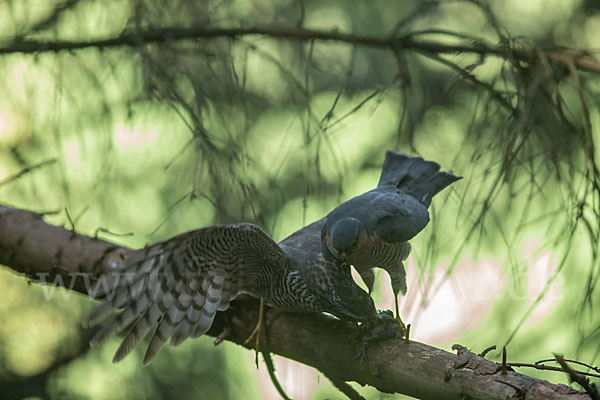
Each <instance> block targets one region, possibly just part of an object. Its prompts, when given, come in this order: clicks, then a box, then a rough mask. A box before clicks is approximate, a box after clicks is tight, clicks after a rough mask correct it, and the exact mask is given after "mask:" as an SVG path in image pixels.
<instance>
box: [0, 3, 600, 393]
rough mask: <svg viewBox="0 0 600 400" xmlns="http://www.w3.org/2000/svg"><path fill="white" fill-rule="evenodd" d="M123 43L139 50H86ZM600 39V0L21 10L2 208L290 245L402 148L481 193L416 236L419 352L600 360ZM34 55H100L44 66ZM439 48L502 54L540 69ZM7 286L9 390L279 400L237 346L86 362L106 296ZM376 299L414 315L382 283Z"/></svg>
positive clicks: (103, 233)
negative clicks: (225, 32)
mask: <svg viewBox="0 0 600 400" xmlns="http://www.w3.org/2000/svg"><path fill="white" fill-rule="evenodd" d="M166 27H177V28H190V27H196V28H210V27H212V28H248V27H270V28H271V29H275V30H276V29H277V27H284V28H286V29H288V30H293V29H317V30H325V31H331V32H345V33H349V34H352V35H355V36H367V37H380V38H388V37H391V36H392V35H394V36H397V37H404V38H406V37H410V38H411V39H413V40H415V42H416V43H417V45H415V46H414V47H411V48H409V49H406V50H401V49H399V50H397V51H396V52H393V51H391V50H389V49H386V48H374V47H371V46H368V45H366V46H365V45H356V44H353V43H352V41H350V42H348V43H340V42H336V41H322V40H304V41H297V40H291V39H289V38H281V37H275V36H273V35H246V36H240V37H238V38H236V39H232V38H224V37H211V38H192V39H187V40H174V39H172V38H171V39H170V38H169V36H168V35H167V36H164V35H162V36H161V37H166V40H163V41H161V42H159V43H146V42H145V41H144V39H143V36H142V34H141V32H153V31H155V32H159V31H160V30H161V29H164V28H166ZM274 27H275V28H274ZM123 33H133V34H135V33H140V36H139V41H136V44H135V45H123V46H110V47H109V46H86V45H85V42H89V41H93V40H101V39H106V38H115V37H119V35H121V34H123ZM599 37H600V6H599V3H598V2H596V1H593V0H529V1H527V2H524V1H520V0H501V1H500V0H498V1H489V2H479V1H427V2H424V1H421V0H397V1H389V0H386V1H383V0H381V1H353V2H349V1H329V0H325V1H322V0H319V1H316V0H315V1H313V0H305V1H303V0H276V1H269V2H267V1H259V0H254V1H253V0H250V1H241V0H215V1H212V0H207V1H199V0H169V1H167V0H161V1H149V0H108V1H103V2H97V1H91V0H68V1H64V2H55V1H42V0H19V1H16V0H15V1H12V0H3V1H2V2H0V76H1V77H2V78H1V79H0V93H2V95H1V96H0V204H6V205H10V206H14V207H18V208H23V209H28V210H33V211H38V212H54V213H52V214H49V215H48V216H47V218H46V220H47V221H48V222H50V223H53V224H57V225H64V226H66V227H67V228H70V229H71V228H75V229H76V230H77V231H78V232H80V233H84V234H88V235H94V234H95V233H97V234H98V235H99V236H100V237H101V238H103V239H106V240H109V241H113V242H116V243H119V244H122V245H126V246H130V247H134V248H138V247H142V246H144V245H146V244H148V243H151V242H155V241H158V240H162V239H167V238H169V237H171V236H173V235H175V234H178V233H181V232H184V231H187V230H191V229H195V228H199V227H203V226H207V225H212V224H223V223H229V222H237V221H249V222H254V223H257V224H259V225H260V226H261V227H263V228H264V229H265V230H266V231H267V232H268V233H270V234H271V235H272V236H273V237H274V238H275V240H282V239H284V238H285V237H286V236H287V235H289V234H291V233H292V232H294V231H296V230H297V229H299V228H301V227H302V226H304V225H305V224H307V223H310V222H312V221H314V220H316V219H318V218H320V217H322V216H323V215H325V214H326V213H327V212H328V211H329V210H331V209H332V208H333V207H335V206H336V205H337V204H339V203H340V202H342V201H344V200H347V199H349V198H351V197H353V196H356V195H358V194H361V193H362V192H364V191H366V190H369V189H371V188H373V187H374V186H375V185H376V184H377V180H378V177H379V171H380V168H381V164H382V162H383V159H384V156H385V151H386V150H388V149H393V150H398V151H402V152H405V153H408V154H411V155H419V156H422V157H424V158H426V159H430V160H435V161H437V162H438V163H440V164H441V165H442V168H443V169H444V170H450V171H453V172H454V173H456V174H458V175H462V176H463V177H464V179H463V180H461V181H459V182H458V183H456V184H454V185H452V187H451V188H450V189H448V190H445V191H444V192H443V193H441V194H440V195H438V196H436V198H435V199H434V201H433V205H432V208H431V214H432V218H431V223H430V224H429V226H428V227H427V228H426V229H425V230H424V231H423V232H422V233H421V234H420V235H418V236H417V237H416V238H415V239H414V240H413V241H412V247H413V250H412V253H411V256H410V258H409V261H408V282H409V285H408V286H409V290H408V294H407V296H405V297H404V298H402V299H401V308H402V311H403V314H402V315H403V318H404V320H405V321H407V322H410V323H412V327H413V328H412V331H411V338H413V339H415V340H419V341H422V342H425V343H428V344H431V345H435V346H438V347H441V348H444V349H447V350H449V349H450V347H451V346H452V344H453V343H460V344H462V345H465V346H467V347H469V348H471V349H472V350H473V351H475V352H480V351H482V350H483V349H485V348H486V347H488V346H490V345H494V344H495V345H497V346H498V348H499V349H501V348H502V346H505V345H506V347H507V350H508V360H509V361H512V362H530V363H532V362H535V361H537V360H541V359H545V358H552V357H553V353H560V354H564V355H565V357H566V358H569V359H576V360H579V361H581V362H585V363H588V364H594V365H598V364H600V362H599V358H600V318H599V317H598V313H597V310H598V307H600V291H599V290H598V288H597V284H598V279H599V278H598V277H599V275H600V274H599V271H600V269H599V262H598V250H599V248H598V246H599V245H598V243H599V239H600V235H599V221H600V217H599V212H600V206H599V201H600V196H599V194H600V184H599V179H600V176H599V174H598V167H599V166H600V165H599V163H598V162H597V161H596V157H597V156H598V155H599V149H600V148H599V147H598V145H597V141H598V136H599V135H600V131H599V128H598V124H599V123H600V113H599V107H598V105H599V103H600V95H599V93H600V91H599V89H600V68H598V69H597V70H596V72H594V71H593V68H591V69H590V68H588V70H583V69H582V68H580V64H578V63H576V62H575V61H577V60H579V59H578V58H577V57H578V56H583V57H586V58H588V60H589V59H590V58H591V57H592V56H593V55H597V54H598V51H599V50H600V49H599V48H600V41H599V40H598V38H599ZM27 40H29V41H37V42H60V41H71V42H81V43H82V46H80V47H82V48H80V49H77V50H71V51H59V52H53V51H50V50H49V48H48V46H38V47H35V48H36V50H39V51H37V52H34V53H31V54H30V53H26V54H24V53H23V52H21V51H19V49H22V43H25V42H26V41H27ZM117 41H118V40H117ZM37 42H36V43H37ZM419 43H421V44H423V43H425V44H427V43H434V44H440V45H442V47H443V46H449V45H453V44H462V45H464V46H466V47H467V48H469V47H470V48H472V49H473V48H478V45H479V44H481V43H488V44H491V45H493V46H496V45H503V46H506V47H505V48H513V49H522V50H526V51H531V54H537V55H538V56H539V59H538V60H537V61H536V62H525V61H523V60H517V59H516V58H515V57H513V56H512V55H511V53H510V51H508V50H507V51H505V52H500V53H501V54H500V55H499V56H494V55H492V54H488V53H487V52H486V51H483V52H478V51H473V52H469V51H463V52H435V51H432V50H431V49H429V50H428V49H425V47H423V46H421V47H420V46H419ZM20 46H21V47H20ZM578 49H580V50H581V51H579V52H578ZM583 49H586V50H587V51H583ZM561 57H562V59H561ZM561 60H562V61H561ZM596 65H597V63H596ZM0 293H1V295H0V296H1V301H0V390H2V398H5V399H11V398H61V399H62V398H72V399H92V398H93V399H142V398H143V399H146V398H147V399H163V398H197V399H205V398H206V399H237V398H248V399H263V398H264V399H271V398H278V397H277V395H276V392H275V391H274V389H273V388H272V384H271V382H270V380H269V378H268V376H267V374H266V371H265V367H264V365H262V364H261V366H260V368H259V370H258V371H257V370H256V369H255V367H254V363H253V357H254V354H253V353H251V352H249V351H247V350H244V349H242V348H241V347H238V346H236V345H234V344H231V343H224V344H222V345H221V346H218V347H213V345H212V341H213V340H212V338H208V337H202V338H200V339H197V340H189V341H187V342H185V343H184V344H183V345H181V346H180V347H178V348H176V349H173V348H168V349H164V350H163V351H162V352H161V353H160V354H159V356H158V357H157V359H156V360H155V361H154V362H153V363H152V364H151V365H150V366H149V367H147V368H141V359H142V356H143V351H144V349H143V346H140V348H138V349H136V350H134V351H133V353H132V354H131V355H130V356H129V357H127V358H126V359H125V360H124V361H123V362H121V363H119V364H112V363H111V359H112V355H113V354H114V352H115V350H116V348H117V347H118V341H119V339H118V338H116V339H114V340H112V341H110V342H109V343H107V344H106V345H104V346H102V347H100V348H94V349H89V347H88V346H87V341H88V340H89V337H90V332H87V331H85V330H83V329H82V328H81V320H82V318H83V317H84V316H85V315H86V313H88V312H89V311H90V310H91V308H92V307H93V306H94V303H93V302H92V301H91V300H89V299H87V298H85V297H83V296H81V295H78V294H74V293H68V292H66V291H64V290H60V289H57V290H55V291H51V290H50V289H49V288H48V287H42V286H40V285H39V284H30V283H28V282H27V281H26V280H25V279H24V278H22V277H20V276H17V275H15V274H14V273H12V272H11V271H10V270H9V269H8V268H2V269H1V270H0ZM373 296H374V298H375V300H376V303H377V305H378V307H379V308H388V309H391V308H393V299H392V293H391V288H390V286H389V280H388V277H387V276H386V275H385V273H379V275H378V281H377V284H376V289H375V292H374V294H373ZM594 310H596V312H595V313H594ZM488 358H490V359H493V360H499V359H500V351H493V352H491V353H490V354H489V356H488ZM275 363H276V367H277V374H278V376H279V378H280V380H281V382H282V385H283V387H284V388H285V389H286V391H287V392H288V394H289V395H290V396H291V397H293V398H294V399H322V398H340V397H342V396H341V394H340V393H339V392H337V391H336V389H335V388H333V387H332V386H331V385H330V384H329V382H328V381H327V379H326V378H325V377H324V376H321V375H320V374H319V373H318V372H317V371H315V370H313V369H311V368H308V367H304V366H302V365H300V364H298V363H295V362H292V361H288V360H285V359H282V358H279V357H275ZM407 368H410V366H407ZM582 369H584V370H585V368H583V367H582ZM519 372H523V373H527V374H530V375H532V376H536V377H542V378H544V379H548V380H550V381H552V382H557V383H558V382H560V383H565V384H567V383H568V382H567V378H566V377H565V376H564V374H562V373H558V372H554V373H552V372H546V371H536V370H532V369H528V370H520V371H519ZM596 381H597V380H596ZM359 391H360V392H361V393H362V394H363V395H364V396H366V397H367V398H369V399H381V398H402V396H398V395H396V396H394V395H388V394H381V393H379V392H377V391H375V390H373V389H370V388H359Z"/></svg>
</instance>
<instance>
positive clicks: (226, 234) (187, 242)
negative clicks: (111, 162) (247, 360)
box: [85, 153, 431, 365]
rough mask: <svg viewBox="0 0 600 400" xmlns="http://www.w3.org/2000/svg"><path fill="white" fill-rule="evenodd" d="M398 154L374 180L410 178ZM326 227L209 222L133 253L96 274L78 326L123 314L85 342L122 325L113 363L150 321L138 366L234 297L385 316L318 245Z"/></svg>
mask: <svg viewBox="0 0 600 400" xmlns="http://www.w3.org/2000/svg"><path fill="white" fill-rule="evenodd" d="M400 161H401V162H400V163H398V160H393V159H392V160H390V159H389V153H388V158H387V159H386V162H385V164H384V166H383V170H382V178H381V180H380V184H381V185H388V184H389V183H390V182H396V181H399V180H403V179H406V178H405V177H406V176H410V175H407V173H406V171H404V169H403V167H402V165H404V161H403V160H400ZM397 186H398V187H400V185H397ZM409 186H410V187H411V188H413V186H414V185H409ZM394 187H396V186H394ZM429 192H431V190H427V193H429ZM373 205H375V206H376V204H373ZM325 225H326V220H325V218H322V219H321V220H318V221H316V222H313V223H312V224H310V225H308V226H306V227H304V228H302V229H300V230H299V231H297V232H295V233H294V234H292V235H291V236H289V237H288V238H286V239H285V240H283V241H282V242H281V243H280V244H277V243H275V241H273V239H271V238H270V237H269V236H268V235H267V234H266V233H265V232H264V231H263V230H262V229H260V228H259V227H258V226H256V225H253V224H249V223H238V224H231V225H223V226H213V227H207V228H203V229H198V230H195V231H191V232H188V233H184V234H182V235H179V236H176V237H174V238H172V239H169V240H167V241H164V242H161V243H157V244H153V245H151V246H149V247H146V248H144V249H141V250H137V251H135V252H134V253H133V254H132V255H131V256H129V257H128V258H126V259H125V260H123V262H122V263H121V265H120V266H119V267H118V268H117V269H115V270H114V271H112V272H111V273H110V274H108V275H107V276H105V277H103V278H104V282H103V283H104V285H98V286H99V290H98V291H97V292H96V293H94V294H93V295H95V296H96V297H98V298H102V299H104V303H103V304H102V305H100V306H99V307H97V308H96V309H95V310H94V311H92V313H91V314H90V315H89V317H88V319H87V320H86V323H85V324H86V325H88V326H93V325H97V324H99V323H101V322H102V321H103V320H104V319H105V318H106V317H108V316H110V315H111V314H112V312H113V309H121V310H122V311H121V312H120V313H119V314H116V315H114V316H113V317H112V319H111V320H110V321H109V322H108V323H106V324H105V325H104V326H103V327H102V328H101V329H100V330H99V331H98V332H97V333H96V335H95V336H94V337H93V338H92V340H91V345H99V344H101V343H103V342H105V341H106V340H107V339H108V338H110V337H111V336H113V335H115V334H117V333H119V332H121V331H123V330H124V329H126V328H127V327H129V331H128V333H127V334H126V336H125V338H124V340H123V342H122V343H121V345H120V347H119V349H118V350H117V352H116V354H115V356H114V359H113V361H115V362H116V361H119V360H121V359H123V358H124V357H125V356H126V355H127V354H128V353H129V352H131V350H132V349H133V348H134V346H135V345H136V344H137V343H138V342H139V341H140V340H142V339H143V338H144V337H145V336H147V335H148V333H150V331H151V330H152V329H153V328H154V329H155V330H154V335H153V337H152V339H151V341H150V344H149V346H148V349H147V351H146V355H145V357H144V361H143V364H144V365H147V364H148V363H150V361H152V359H153V358H154V357H155V356H156V354H157V353H158V352H159V350H160V349H161V348H162V347H163V346H164V344H165V343H166V342H167V341H170V344H171V345H172V346H177V345H179V344H180V343H182V342H183V341H184V340H186V339H187V338H195V337H199V336H201V335H203V334H205V333H206V332H207V331H208V330H209V328H210V327H211V325H212V323H213V320H214V317H215V314H216V313H217V312H219V311H224V310H226V309H227V308H228V307H229V305H230V303H231V301H232V300H234V299H235V298H236V297H237V296H239V295H240V294H250V295H252V296H255V297H258V298H261V300H264V302H265V303H266V304H268V305H270V306H273V307H276V308H279V309H282V310H286V311H312V312H327V313H330V314H332V315H334V316H336V317H338V318H340V319H342V320H347V321H355V322H363V323H368V324H377V323H378V321H382V320H384V319H385V320H388V321H389V319H388V318H386V317H385V315H384V314H382V313H378V312H377V310H376V309H375V305H374V303H373V300H372V298H371V297H370V296H369V294H368V293H367V292H365V291H364V290H362V289H361V288H360V287H359V286H358V285H357V284H356V283H355V282H354V280H353V279H352V276H351V273H350V266H349V264H348V263H347V262H346V260H344V259H342V258H339V257H335V256H334V254H332V252H331V251H330V250H329V249H328V248H327V247H326V246H325V245H323V242H322V238H321V231H322V230H323V227H324V226H325ZM336 254H337V253H336ZM386 323H387V322H386ZM257 346H258V343H257Z"/></svg>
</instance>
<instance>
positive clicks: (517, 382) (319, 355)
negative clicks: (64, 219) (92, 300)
mask: <svg viewBox="0 0 600 400" xmlns="http://www.w3.org/2000/svg"><path fill="white" fill-rule="evenodd" d="M129 251H130V250H128V249H125V248H123V247H120V246H116V245H113V244H111V243H108V242H105V241H103V240H99V239H96V238H91V237H87V236H84V235H80V234H77V233H74V232H71V231H68V230H66V229H63V228H61V227H56V226H51V225H48V224H46V223H45V222H44V221H43V219H42V216H41V215H40V214H34V213H31V212H28V211H22V210H16V209H12V208H9V207H4V206H0V263H2V264H5V265H7V266H9V267H10V268H12V269H13V270H15V271H17V272H19V273H24V274H26V275H27V276H29V277H31V278H34V279H39V277H40V275H39V273H42V274H47V273H53V274H57V275H60V276H62V277H63V280H64V282H65V284H64V285H65V286H69V285H68V284H67V283H69V284H70V282H71V281H70V280H69V279H68V278H70V277H73V276H76V277H77V279H79V280H81V276H82V273H84V272H86V273H92V274H94V273H101V272H102V271H108V270H110V269H111V268H114V266H115V263H116V262H117V261H118V260H119V259H121V258H122V257H123V256H124V255H125V254H127V252H129ZM44 276H45V275H44ZM83 281H85V280H83ZM84 283H85V282H84ZM74 290H77V291H79V292H82V293H86V288H85V285H75V286H74ZM257 317H258V302H257V301H255V300H253V299H250V300H240V301H236V302H234V303H233V304H232V306H231V308H230V309H229V310H227V311H226V312H223V313H220V314H218V315H217V319H216V320H215V323H214V325H213V327H212V328H211V330H210V332H209V334H210V335H212V336H217V335H219V334H220V333H221V332H222V331H223V327H224V326H225V324H227V325H228V327H229V328H230V331H231V333H230V335H229V336H228V337H227V338H226V340H229V341H232V342H234V343H238V344H242V343H243V342H244V341H245V339H246V338H247V337H248V336H249V334H250V332H251V331H252V328H253V327H254V326H255V324H256V320H257ZM267 327H268V328H267V329H268V342H269V343H268V347H269V349H268V350H270V351H271V352H273V353H276V354H279V355H282V356H284V357H288V358H291V359H293V360H296V361H299V362H301V363H304V364H307V365H310V366H313V367H315V368H317V369H319V370H321V371H323V372H324V373H325V374H326V375H327V376H328V377H331V378H332V379H335V380H336V381H338V382H344V381H356V382H358V383H360V384H361V385H371V386H373V387H375V388H377V389H378V390H380V391H382V392H390V393H403V394H407V395H410V396H415V397H418V398H423V399H439V398H444V399H462V398H469V399H506V398H511V397H513V396H514V397H515V398H516V397H518V396H521V397H519V398H526V399H589V396H587V395H586V394H583V393H580V392H577V391H575V390H574V389H571V388H569V387H567V386H564V385H554V384H551V383H548V382H546V381H541V380H538V379H534V378H530V377H528V376H525V375H521V374H518V373H516V372H513V371H508V373H507V374H506V375H501V372H500V366H499V365H498V364H495V363H493V362H490V361H487V360H485V359H483V358H481V357H479V356H477V355H475V354H473V353H471V352H469V351H468V350H466V349H465V348H463V347H460V346H458V347H457V349H458V352H459V354H458V356H457V355H454V354H452V353H449V352H446V351H444V350H440V349H437V348H434V347H431V346H428V345H426V344H422V343H418V342H413V341H411V342H410V343H406V342H405V341H404V340H403V339H391V340H387V341H382V342H378V343H374V344H371V345H369V347H368V348H367V352H366V359H365V365H364V366H361V365H360V361H359V360H358V359H357V358H356V357H355V356H356V354H357V353H358V351H359V347H358V346H359V345H358V344H357V343H353V342H352V340H351V339H350V338H351V337H352V335H353V334H354V333H356V327H355V325H353V324H348V323H345V322H343V321H340V320H336V319H333V318H331V317H327V316H325V315H319V314H301V313H283V312H279V311H277V310H275V309H269V311H268V312H267ZM166 351H168V350H166Z"/></svg>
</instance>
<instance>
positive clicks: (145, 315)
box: [85, 224, 286, 365]
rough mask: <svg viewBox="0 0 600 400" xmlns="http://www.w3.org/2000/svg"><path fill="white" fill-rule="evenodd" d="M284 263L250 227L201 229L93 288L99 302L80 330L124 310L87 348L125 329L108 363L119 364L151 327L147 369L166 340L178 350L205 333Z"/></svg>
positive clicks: (154, 249)
mask: <svg viewBox="0 0 600 400" xmlns="http://www.w3.org/2000/svg"><path fill="white" fill-rule="evenodd" d="M285 260H286V256H285V254H284V253H283V251H282V250H281V248H280V247H279V246H278V245H277V243H275V242H274V241H273V240H272V239H271V238H270V237H269V236H268V235H267V234H266V233H265V232H264V231H263V230H261V229H260V228H259V227H257V226H256V225H253V224H232V225H225V226H215V227H209V228H204V229H199V230H195V231H192V232H188V233H184V234H182V235H179V236H176V237H174V238H172V239H170V240H167V241H165V242H161V243H157V244H154V245H152V246H149V247H147V248H145V249H141V250H138V251H136V252H134V253H133V254H132V255H131V256H130V257H128V258H127V259H125V260H124V261H123V264H122V265H121V266H120V267H119V268H118V269H117V270H115V271H114V272H111V273H110V274H109V275H107V276H105V280H104V281H103V282H101V283H102V284H103V285H102V286H100V287H97V289H98V290H97V292H96V293H95V294H94V295H95V296H96V297H103V298H104V299H105V302H104V303H103V304H102V305H100V306H99V307H98V308H96V309H95V310H94V311H93V312H92V313H91V314H90V315H89V317H88V319H87V320H86V323H85V325H87V326H94V325H98V324H99V323H100V322H101V321H102V320H103V319H104V318H105V317H107V316H109V315H110V314H112V310H113V309H122V310H123V311H122V312H121V313H119V314H117V315H115V316H114V317H113V318H112V320H111V321H110V322H108V323H107V324H106V325H105V326H104V327H103V328H102V329H101V330H100V331H99V332H98V333H97V334H96V335H95V336H94V338H92V340H91V342H90V345H92V346H95V345H100V344H102V343H103V342H105V341H106V340H107V339H108V338H110V337H111V336H113V335H115V334H117V333H119V332H121V331H122V330H124V329H125V328H127V327H128V326H129V327H130V329H129V332H128V334H127V336H126V337H125V339H124V340H123V342H122V343H121V346H120V347H119V349H118V350H117V353H116V354H115V357H114V359H113V362H117V361H120V360H121V359H123V358H124V357H125V356H126V355H127V354H129V352H130V351H131V350H132V349H133V348H134V346H135V345H136V344H137V343H138V342H139V341H140V340H141V339H143V338H144V337H145V336H146V335H147V334H148V333H149V332H150V330H151V329H152V328H153V327H154V326H155V325H157V328H156V330H155V333H154V336H153V337H152V340H151V342H150V345H149V346H148V350H147V351H146V355H145V357H144V362H143V364H144V365H147V364H148V363H150V361H152V359H153V358H154V357H155V356H156V354H158V352H159V350H160V349H161V348H162V347H163V345H164V344H165V343H166V342H167V340H169V339H170V340H171V343H170V344H171V345H172V346H177V345H179V344H180V343H182V342H183V341H184V340H185V339H187V338H188V337H198V336H201V335H203V334H205V333H206V332H207V331H208V329H209V328H210V327H211V325H212V323H213V320H214V317H215V314H216V312H217V311H223V310H226V309H227V308H228V307H229V303H230V302H231V301H232V300H233V299H235V298H236V297H237V296H238V295H239V294H241V293H249V294H253V295H255V296H257V297H258V296H260V295H261V293H260V290H261V288H260V282H261V281H262V279H261V274H268V270H269V268H277V267H278V265H277V264H279V263H284V262H286V261H285ZM263 278H264V277H263ZM101 279H102V278H101Z"/></svg>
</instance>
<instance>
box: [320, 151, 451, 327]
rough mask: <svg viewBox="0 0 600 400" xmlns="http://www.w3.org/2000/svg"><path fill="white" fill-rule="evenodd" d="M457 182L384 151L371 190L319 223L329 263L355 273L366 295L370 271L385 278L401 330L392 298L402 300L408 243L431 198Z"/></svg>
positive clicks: (435, 167)
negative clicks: (335, 262)
mask: <svg viewBox="0 0 600 400" xmlns="http://www.w3.org/2000/svg"><path fill="white" fill-rule="evenodd" d="M458 179H461V177H458V176H456V175H454V174H452V173H450V172H440V165H439V164H437V163H435V162H433V161H425V160H423V159H422V158H420V157H411V156H408V155H406V154H402V153H397V152H392V151H388V152H387V154H386V159H385V162H384V164H383V168H382V173H381V178H380V180H379V185H378V186H377V188H375V189H373V190H371V191H369V192H367V193H364V194H362V195H360V196H357V197H354V198H352V199H350V200H348V201H346V202H345V203H343V204H341V205H339V206H338V207H336V208H335V209H334V210H333V211H331V212H330V213H329V214H328V215H327V217H326V218H325V224H324V225H323V228H322V232H321V235H322V240H323V243H324V244H325V245H326V246H327V248H328V249H329V251H330V252H331V253H332V254H333V256H334V257H335V258H337V259H340V260H342V261H345V262H347V263H349V264H351V265H353V266H354V268H356V270H357V272H358V273H359V274H360V276H361V278H362V279H363V281H364V282H365V284H366V285H367V287H368V289H369V292H371V291H372V290H373V284H374V274H373V268H374V267H380V268H382V269H385V270H386V271H387V272H388V274H389V275H390V278H391V281H392V290H393V292H394V298H395V306H396V317H397V318H398V320H399V322H400V324H401V325H402V321H401V319H400V316H399V311H398V294H399V293H402V294H403V295H404V294H406V271H405V269H404V264H403V261H404V260H406V258H407V257H408V254H409V252H410V249H411V247H410V244H409V243H408V240H410V239H412V238H413V237H414V236H415V235H416V234H417V233H419V232H421V230H423V228H425V225H427V223H428V222H429V213H428V211H427V208H428V207H429V205H430V204H431V199H432V197H433V196H435V195H436V194H437V193H438V192H440V191H441V190H442V189H444V188H445V187H446V186H448V185H450V184H451V183H453V182H455V181H457V180H458Z"/></svg>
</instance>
